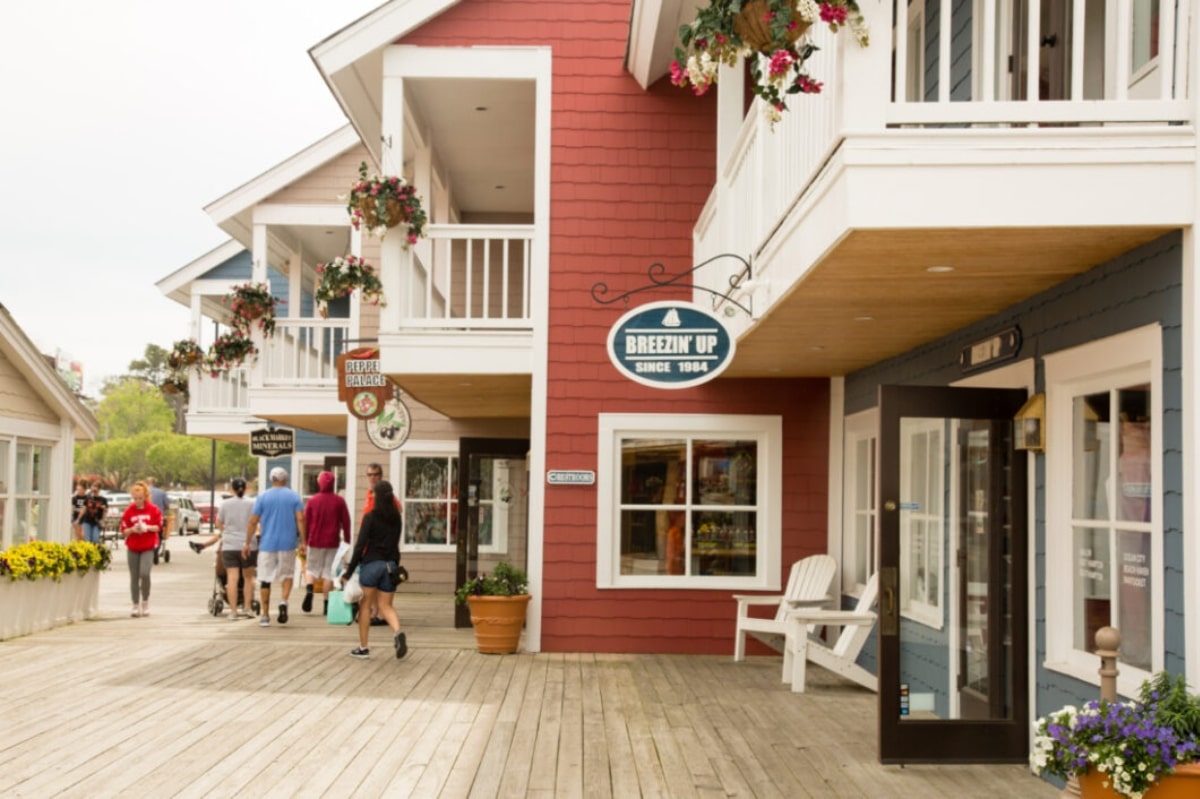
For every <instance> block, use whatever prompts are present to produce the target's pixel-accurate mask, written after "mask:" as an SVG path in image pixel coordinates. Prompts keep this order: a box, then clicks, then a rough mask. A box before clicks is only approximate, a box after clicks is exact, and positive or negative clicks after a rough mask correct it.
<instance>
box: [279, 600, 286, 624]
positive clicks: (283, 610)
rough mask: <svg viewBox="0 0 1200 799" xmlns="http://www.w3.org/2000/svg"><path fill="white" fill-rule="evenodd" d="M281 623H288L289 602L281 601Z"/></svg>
mask: <svg viewBox="0 0 1200 799" xmlns="http://www.w3.org/2000/svg"><path fill="white" fill-rule="evenodd" d="M279 623H280V624H287V603H286V602H280V603H279Z"/></svg>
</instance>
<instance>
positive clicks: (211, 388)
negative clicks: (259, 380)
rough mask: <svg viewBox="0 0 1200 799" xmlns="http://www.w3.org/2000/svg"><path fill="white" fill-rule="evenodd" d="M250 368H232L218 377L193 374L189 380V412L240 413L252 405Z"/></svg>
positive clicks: (206, 374)
mask: <svg viewBox="0 0 1200 799" xmlns="http://www.w3.org/2000/svg"><path fill="white" fill-rule="evenodd" d="M249 388H250V376H249V370H248V369H247V368H245V367H243V368H240V369H231V370H230V371H228V372H224V373H221V374H219V375H217V376H216V377H213V376H212V375H210V374H208V373H207V372H205V373H203V374H199V375H197V374H192V375H191V377H190V378H189V380H188V393H189V395H190V396H189V399H188V412H189V413H238V412H242V411H245V410H247V409H248V408H249V407H250V402H249V398H248V394H247V392H248V389H249Z"/></svg>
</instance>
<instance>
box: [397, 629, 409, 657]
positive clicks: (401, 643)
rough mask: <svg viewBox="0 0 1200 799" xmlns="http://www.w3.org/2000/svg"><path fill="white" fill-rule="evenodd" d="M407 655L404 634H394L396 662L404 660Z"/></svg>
mask: <svg viewBox="0 0 1200 799" xmlns="http://www.w3.org/2000/svg"><path fill="white" fill-rule="evenodd" d="M407 654H408V641H407V640H405V638H404V633H396V660H404V656H405V655H407Z"/></svg>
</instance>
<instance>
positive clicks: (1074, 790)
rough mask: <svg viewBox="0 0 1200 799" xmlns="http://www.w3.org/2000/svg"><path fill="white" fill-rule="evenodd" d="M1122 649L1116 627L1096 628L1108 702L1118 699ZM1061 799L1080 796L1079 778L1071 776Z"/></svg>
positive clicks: (1102, 686) (1102, 682)
mask: <svg viewBox="0 0 1200 799" xmlns="http://www.w3.org/2000/svg"><path fill="white" fill-rule="evenodd" d="M1120 651H1121V633H1120V632H1119V631H1118V630H1117V629H1116V628H1115V627H1101V628H1100V629H1099V630H1096V654H1097V655H1099V656H1100V698H1101V699H1103V700H1104V701H1106V702H1116V701H1117V675H1118V674H1120V673H1121V672H1120V670H1118V669H1117V657H1118V655H1119V654H1120ZM1058 795H1059V799H1073V797H1076V796H1079V795H1080V794H1079V780H1077V779H1075V778H1074V777H1071V778H1069V779H1068V780H1067V787H1065V788H1063V789H1062V791H1061V792H1060V793H1059V794H1058Z"/></svg>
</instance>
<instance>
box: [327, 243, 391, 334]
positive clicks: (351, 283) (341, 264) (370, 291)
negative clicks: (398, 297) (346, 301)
mask: <svg viewBox="0 0 1200 799" xmlns="http://www.w3.org/2000/svg"><path fill="white" fill-rule="evenodd" d="M317 275H318V281H317V288H316V291H315V292H314V293H313V299H315V300H316V302H317V310H318V311H319V312H320V313H321V318H322V319H324V318H325V317H326V316H328V315H329V303H330V302H332V301H333V300H336V299H338V298H340V297H349V296H350V295H351V294H352V293H354V291H355V290H356V289H357V290H359V291H361V292H362V298H363V302H370V303H371V304H372V305H387V303H386V302H385V301H384V298H383V283H381V282H380V281H379V275H377V274H376V273H375V267H373V266H371V265H370V264H369V263H367V262H366V261H364V260H363V259H361V258H358V257H356V256H353V255H347V256H345V257H341V258H334V259H333V260H332V261H330V262H329V263H326V264H318V265H317Z"/></svg>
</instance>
